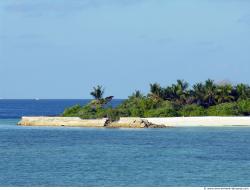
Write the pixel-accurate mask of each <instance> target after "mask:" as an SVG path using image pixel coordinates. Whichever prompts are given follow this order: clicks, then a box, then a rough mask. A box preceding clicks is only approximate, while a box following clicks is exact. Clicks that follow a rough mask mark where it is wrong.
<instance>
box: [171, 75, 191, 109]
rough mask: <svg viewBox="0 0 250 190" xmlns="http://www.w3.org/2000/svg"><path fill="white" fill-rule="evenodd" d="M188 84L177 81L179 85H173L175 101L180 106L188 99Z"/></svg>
mask: <svg viewBox="0 0 250 190" xmlns="http://www.w3.org/2000/svg"><path fill="white" fill-rule="evenodd" d="M188 86H189V85H188V83H187V82H185V81H184V80H177V84H173V85H172V91H173V96H174V99H175V101H177V102H178V103H180V104H185V103H186V98H187V97H188Z"/></svg>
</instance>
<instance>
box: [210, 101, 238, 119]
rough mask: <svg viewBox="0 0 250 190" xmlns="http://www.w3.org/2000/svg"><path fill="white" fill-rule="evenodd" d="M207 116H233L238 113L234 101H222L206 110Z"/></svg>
mask: <svg viewBox="0 0 250 190" xmlns="http://www.w3.org/2000/svg"><path fill="white" fill-rule="evenodd" d="M207 115H209V116H235V115H240V113H239V109H238V106H237V104H236V103H223V104H219V105H216V106H211V107H209V108H208V110H207Z"/></svg>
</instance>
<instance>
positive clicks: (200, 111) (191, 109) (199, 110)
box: [178, 104, 206, 117]
mask: <svg viewBox="0 0 250 190" xmlns="http://www.w3.org/2000/svg"><path fill="white" fill-rule="evenodd" d="M178 113H179V115H180V116H187V117H188V116H204V115H206V110H205V108H204V107H201V106H199V105H196V104H192V105H185V106H183V107H182V108H181V109H180V110H179V112H178Z"/></svg>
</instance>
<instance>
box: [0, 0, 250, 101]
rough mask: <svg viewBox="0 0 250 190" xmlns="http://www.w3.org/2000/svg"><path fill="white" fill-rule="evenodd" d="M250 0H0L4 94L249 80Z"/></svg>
mask: <svg viewBox="0 0 250 190" xmlns="http://www.w3.org/2000/svg"><path fill="white" fill-rule="evenodd" d="M249 71H250V1H249V0H188V1H187V0H53V1H51V0H35V1H34V0H1V1H0V98H90V96H89V91H90V90H91V89H92V87H93V86H94V85H97V84H100V85H103V86H105V89H106V95H114V96H115V97H116V98H125V97H127V96H128V95H129V94H130V93H131V92H132V91H134V90H136V89H140V90H142V91H143V92H147V91H148V88H149V83H152V82H159V83H160V84H162V85H169V84H172V83H173V82H175V81H176V79H185V80H187V81H189V82H190V83H191V84H192V83H194V82H199V81H203V80H205V79H207V78H212V79H215V80H216V81H220V80H229V81H231V82H232V83H237V82H244V83H250V74H249Z"/></svg>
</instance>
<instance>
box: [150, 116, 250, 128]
mask: <svg viewBox="0 0 250 190" xmlns="http://www.w3.org/2000/svg"><path fill="white" fill-rule="evenodd" d="M145 119H147V120H148V121H149V122H151V123H154V124H157V125H166V126H172V127H188V126H190V127H191V126H192V127H201V126H205V127H223V126H245V127H250V117H215V116H213V117H168V118H145Z"/></svg>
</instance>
